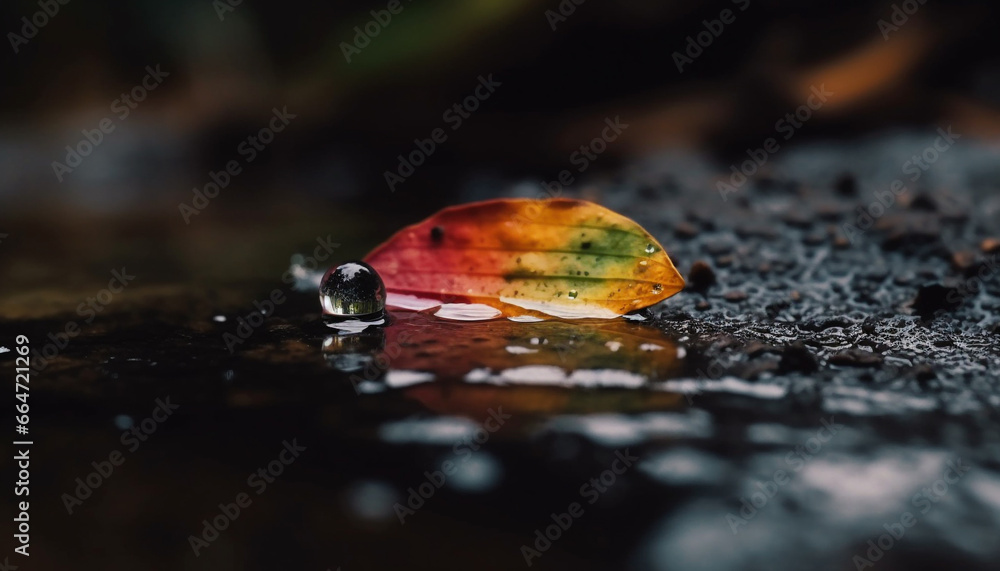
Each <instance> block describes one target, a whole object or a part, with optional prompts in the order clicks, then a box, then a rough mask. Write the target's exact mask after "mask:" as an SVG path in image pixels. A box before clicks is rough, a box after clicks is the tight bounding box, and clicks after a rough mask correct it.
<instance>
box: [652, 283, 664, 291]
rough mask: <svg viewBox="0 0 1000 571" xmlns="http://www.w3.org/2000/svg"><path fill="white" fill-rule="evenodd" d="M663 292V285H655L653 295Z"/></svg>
mask: <svg viewBox="0 0 1000 571" xmlns="http://www.w3.org/2000/svg"><path fill="white" fill-rule="evenodd" d="M661 291H663V284H653V293H660V292H661Z"/></svg>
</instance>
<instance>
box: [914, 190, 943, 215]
mask: <svg viewBox="0 0 1000 571" xmlns="http://www.w3.org/2000/svg"><path fill="white" fill-rule="evenodd" d="M910 208H912V209H914V210H926V211H927V212H936V211H937V209H938V205H937V202H936V201H935V200H934V199H933V198H931V196H930V195H929V194H927V193H925V192H921V193H920V194H918V195H917V196H916V197H914V199H913V202H911V203H910Z"/></svg>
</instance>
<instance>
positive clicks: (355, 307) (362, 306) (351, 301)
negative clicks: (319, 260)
mask: <svg viewBox="0 0 1000 571" xmlns="http://www.w3.org/2000/svg"><path fill="white" fill-rule="evenodd" d="M319 303H320V305H321V306H322V307H323V315H325V316H331V317H367V316H371V317H378V316H381V315H382V313H383V312H384V310H385V284H384V283H382V278H381V277H380V276H379V275H378V272H376V271H375V269H374V268H372V267H371V266H369V265H368V264H366V263H364V262H345V263H343V264H340V265H339V266H334V267H332V268H330V269H329V270H328V271H327V272H326V275H324V276H323V280H322V281H321V282H320V285H319Z"/></svg>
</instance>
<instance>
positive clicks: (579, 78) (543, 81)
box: [0, 0, 1000, 311]
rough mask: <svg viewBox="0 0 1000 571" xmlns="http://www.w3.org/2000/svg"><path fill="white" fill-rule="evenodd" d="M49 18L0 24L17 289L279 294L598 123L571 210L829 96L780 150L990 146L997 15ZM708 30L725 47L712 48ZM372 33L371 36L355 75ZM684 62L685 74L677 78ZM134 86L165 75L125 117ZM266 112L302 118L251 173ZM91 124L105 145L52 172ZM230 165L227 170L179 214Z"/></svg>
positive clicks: (847, 11)
mask: <svg viewBox="0 0 1000 571" xmlns="http://www.w3.org/2000/svg"><path fill="white" fill-rule="evenodd" d="M47 6H49V10H50V11H53V10H54V7H55V6H58V12H57V13H55V14H54V15H52V16H48V15H46V14H45V13H44V12H43V7H42V6H41V5H40V4H38V3H37V2H30V1H15V2H6V3H4V4H3V6H2V7H0V22H2V23H3V24H2V29H3V30H4V31H5V33H6V36H5V38H6V43H7V46H6V47H5V49H4V52H5V53H4V55H3V56H2V60H0V61H2V63H0V65H2V66H3V72H2V77H3V89H2V90H0V100H2V109H3V113H2V116H0V213H2V219H0V222H2V224H3V226H2V227H0V233H3V234H6V235H7V237H6V238H3V240H4V241H3V242H0V244H2V245H3V246H2V247H4V249H5V250H6V251H5V252H4V253H3V254H4V255H3V256H0V269H2V270H3V271H4V274H5V275H7V276H10V279H9V280H8V281H6V283H5V284H4V285H2V286H0V293H6V294H8V295H10V294H13V293H15V292H17V293H19V294H23V292H24V291H25V290H26V289H33V288H37V287H39V285H40V284H45V283H52V282H55V281H60V282H70V283H78V282H85V281H87V279H88V275H89V274H90V273H91V270H93V271H94V272H97V271H98V270H99V271H100V273H101V274H103V273H105V272H106V271H107V270H106V268H107V267H110V266H112V265H115V264H117V263H120V262H119V261H118V260H123V259H128V260H137V259H143V260H146V263H145V264H144V267H143V268H142V269H143V270H144V275H145V276H146V279H147V280H148V282H147V283H154V282H155V281H157V280H158V279H159V280H164V281H173V282H175V283H176V282H183V281H187V282H197V281H198V280H208V281H214V282H218V281H225V280H234V281H239V280H243V279H247V278H251V277H263V276H267V277H268V278H273V276H274V275H276V272H277V273H279V274H280V272H281V271H283V270H284V269H285V268H287V260H288V256H289V255H290V253H291V252H294V251H296V248H301V247H305V246H307V245H308V244H309V243H311V242H312V241H313V239H314V238H315V236H318V235H326V234H328V233H331V232H332V235H333V236H334V238H335V241H336V240H339V241H340V242H342V243H343V249H342V250H341V254H342V255H343V256H361V255H363V254H364V252H365V251H367V250H368V249H369V248H370V247H371V246H373V245H374V244H375V243H377V242H378V241H379V240H381V239H384V237H385V236H386V235H387V233H388V232H389V231H391V230H392V229H394V228H396V227H398V225H399V224H402V223H407V222H412V221H414V220H415V219H417V218H419V217H421V216H424V215H427V214H429V213H431V212H433V211H434V210H436V209H438V208H440V207H441V206H442V205H444V204H447V203H453V202H458V201H465V200H472V199H478V198H487V197H493V196H498V195H509V194H511V193H512V192H513V193H519V194H522V195H528V196H538V195H539V192H541V187H540V186H539V185H540V184H541V183H542V182H543V181H552V180H555V179H556V178H557V177H558V175H559V173H560V171H562V170H563V169H567V168H574V165H573V164H571V156H572V153H573V152H574V151H576V150H577V149H579V147H580V145H581V144H586V143H588V142H589V141H590V140H591V139H592V138H593V137H594V136H596V135H598V134H599V133H600V130H601V129H602V128H603V126H604V120H605V118H614V117H620V118H621V121H622V122H624V123H626V124H628V125H629V127H628V129H627V131H626V132H625V133H624V134H623V135H622V136H621V137H619V138H618V139H617V140H615V141H614V142H613V143H610V144H608V145H607V150H606V151H605V152H604V153H603V154H601V155H600V156H599V158H597V159H596V160H593V161H590V164H589V166H588V168H587V169H586V171H585V172H583V173H582V174H581V175H579V176H577V177H576V178H575V180H574V182H573V184H572V185H570V186H569V187H567V188H566V189H564V191H565V192H566V193H567V194H577V195H582V196H585V197H591V198H595V196H594V193H595V192H605V193H607V192H614V190H613V189H608V188H603V189H598V190H594V189H592V188H589V187H588V184H589V183H590V182H592V181H595V180H596V181H600V180H603V179H602V177H609V176H610V177H612V178H613V177H614V176H615V175H616V174H617V173H621V172H622V171H621V169H622V167H623V166H624V165H628V164H632V163H635V162H636V161H640V160H643V159H644V158H646V157H656V156H661V154H662V153H665V152H666V153H676V152H682V153H696V154H697V155H699V156H701V157H706V158H707V159H708V160H711V161H715V162H716V163H715V164H717V165H718V174H719V178H720V180H721V179H723V178H724V177H725V176H727V175H728V165H729V164H730V163H732V162H734V161H736V162H738V161H742V160H744V159H746V151H747V149H750V148H754V149H756V148H758V147H759V146H760V145H761V144H762V143H763V142H764V141H765V140H766V138H768V137H774V136H776V135H778V133H776V131H775V123H776V121H777V120H779V119H781V118H782V117H783V116H785V114H786V113H789V112H794V111H795V109H796V108H797V107H799V106H800V105H803V104H804V103H806V102H807V100H808V97H809V95H810V93H811V92H810V90H811V88H813V87H817V86H820V85H822V86H825V88H826V89H827V90H829V91H832V92H833V93H835V96H833V97H831V98H830V99H829V101H827V102H826V103H825V104H824V105H823V106H822V107H821V108H820V109H818V110H816V111H815V112H814V113H812V114H811V115H812V116H811V118H810V119H809V121H808V122H807V123H806V124H804V125H803V126H802V128H799V129H797V130H796V131H795V132H794V138H792V139H791V140H789V141H787V142H786V141H783V140H782V141H781V145H782V148H783V149H785V148H788V147H792V146H798V145H802V144H806V143H809V142H810V141H813V140H826V141H828V140H846V141H853V140H860V139H862V138H864V137H866V136H868V135H870V134H879V133H885V132H893V131H905V130H908V129H913V130H919V131H921V132H933V131H934V129H936V128H937V127H942V126H945V125H952V126H953V127H954V129H955V131H956V132H959V133H962V134H963V136H964V137H966V139H965V140H966V141H969V140H976V139H982V140H987V141H989V140H991V139H993V138H995V137H996V136H997V134H998V133H1000V112H998V107H1000V52H998V51H997V50H996V46H995V44H996V34H995V33H994V32H993V29H992V28H993V26H994V24H995V22H996V21H997V20H998V12H1000V7H997V6H996V5H994V4H990V3H982V2H949V3H943V2H927V3H924V4H921V3H919V2H917V1H916V0H910V1H909V2H895V3H894V2H850V1H837V2H832V1H821V2H811V3H802V2H792V1H778V0H770V1H768V0H749V2H747V1H746V0H739V1H735V0H734V1H724V2H710V3H701V2H666V3H664V2H654V1H651V0H627V1H624V2H598V1H597V0H589V1H587V2H583V3H581V4H579V5H576V4H574V3H572V2H571V1H570V0H565V1H564V2H562V3H559V2H555V1H553V2H541V3H535V2H523V1H518V0H464V1H444V0H420V1H413V2H410V1H409V0H401V2H400V4H399V6H400V7H401V9H400V10H397V11H398V13H397V14H394V15H391V19H390V20H389V22H388V23H387V24H385V25H384V26H382V25H379V26H375V25H374V24H373V23H372V22H373V20H374V17H373V16H372V11H373V10H374V11H382V12H385V10H386V8H387V6H388V2H376V3H371V2H356V1H349V2H340V3H336V4H329V3H309V2H306V3H296V4H294V5H290V4H285V3H253V2H242V3H238V4H236V5H232V4H230V3H229V1H228V0H220V1H216V2H211V1H209V0H200V1H196V2H192V1H181V2H171V3H154V2H110V1H104V2H88V3H82V2H69V3H67V4H65V5H60V4H58V2H56V3H55V4H52V5H47ZM724 10H729V11H731V14H730V16H729V17H728V18H727V19H728V22H722V29H721V33H717V34H715V35H713V34H711V32H710V31H706V22H709V27H712V26H714V27H715V28H716V30H718V28H719V25H720V24H719V22H721V15H722V14H723V11H724ZM560 12H561V13H560ZM907 12H912V14H907ZM557 15H558V16H557ZM382 17H383V18H384V17H385V16H384V15H383V16H382ZM32 20H33V21H34V23H33V24H31V25H28V24H27V22H29V21H32ZM713 21H714V22H715V23H712V22H713ZM880 22H883V23H880ZM39 23H41V24H42V25H40V26H38V25H37V24H39ZM890 24H891V25H892V26H893V27H889V25H890ZM897 24H898V25H897ZM366 25H369V26H372V28H370V29H374V30H375V31H377V36H375V37H371V38H369V40H370V41H369V43H368V44H367V45H364V46H363V47H361V48H359V51H355V52H353V53H351V57H350V62H348V61H347V58H346V57H345V46H347V45H348V44H351V43H354V42H356V41H358V42H363V41H364V40H363V39H361V40H358V39H357V32H356V30H355V27H358V28H361V29H364V28H365V26H366ZM36 26H37V27H36ZM553 28H555V29H553ZM699 34H701V36H699ZM706 34H707V35H706ZM29 36H30V37H29ZM716 36H717V37H716ZM694 38H700V39H702V40H706V39H710V40H709V41H704V42H703V43H707V46H705V47H700V48H691V47H690V46H691V45H692V43H693V42H695V41H696V40H695V39H694ZM359 45H361V44H360V43H359ZM692 50H695V51H692ZM698 51H700V53H698ZM678 54H684V55H685V56H691V54H694V57H692V58H691V59H690V60H689V61H687V62H684V63H683V66H682V67H683V71H679V69H678V64H677V57H678ZM157 66H159V67H158V68H157ZM147 68H150V69H160V70H162V71H163V72H165V73H166V74H167V75H166V76H165V77H163V78H162V80H161V81H160V82H159V83H158V84H157V85H156V88H155V89H153V90H151V91H149V92H148V93H146V96H145V98H144V99H143V101H141V102H137V103H134V104H133V106H132V108H130V109H128V115H127V117H124V118H122V115H123V114H124V113H123V111H122V110H123V109H125V108H124V107H123V106H122V103H121V101H120V98H121V97H122V95H123V94H127V93H129V92H131V91H132V90H133V89H134V88H136V87H137V86H140V85H141V84H142V81H143V79H144V77H145V76H146V75H147V73H148V71H147ZM480 77H492V78H493V80H494V81H496V82H499V84H500V86H499V87H496V88H495V90H494V92H493V93H491V94H489V96H488V98H487V99H485V100H483V101H481V102H479V104H478V109H477V110H476V111H474V112H472V113H471V114H470V115H469V116H468V117H467V118H466V119H464V120H463V121H462V123H461V126H460V127H459V128H457V129H453V127H454V126H455V124H454V123H451V122H448V121H446V115H445V114H446V112H448V111H449V109H450V108H452V107H453V106H454V105H455V104H456V103H460V102H462V101H463V100H464V99H465V98H466V97H468V96H470V95H472V94H474V93H475V89H476V88H477V86H478V85H479V83H480V80H479V78H480ZM140 91H141V90H140ZM273 109H287V111H288V113H291V114H293V115H295V117H296V118H295V119H293V120H291V122H290V123H289V125H288V127H287V128H285V129H284V130H283V131H282V132H280V133H277V134H276V135H275V137H274V139H273V141H272V142H270V143H269V144H267V145H266V146H264V147H263V149H262V150H260V151H259V152H254V154H253V161H249V162H248V161H247V160H246V159H247V158H248V157H249V156H250V155H249V154H243V153H241V150H245V145H246V140H247V137H250V136H252V135H255V134H257V133H258V131H259V130H260V129H262V128H265V127H267V125H268V122H269V121H270V120H271V117H272V110H273ZM452 118H454V115H452ZM102 119H106V120H107V121H109V122H110V123H107V124H108V125H111V126H113V128H114V130H113V131H112V132H109V133H107V134H105V135H103V136H102V140H101V142H100V144H98V145H97V146H96V147H95V148H94V149H93V150H92V152H90V154H89V155H87V156H86V157H83V158H82V159H81V163H80V164H79V166H76V167H74V168H73V169H72V171H71V172H65V171H64V172H61V173H58V175H57V172H56V170H58V169H59V167H57V166H55V165H54V163H55V162H56V161H59V162H62V163H64V164H65V163H66V161H67V160H68V158H67V154H68V152H67V149H66V147H67V146H68V145H69V146H71V147H77V148H79V147H78V145H79V144H81V142H82V141H85V138H84V133H83V131H84V130H86V131H88V132H91V133H95V132H96V131H95V129H97V128H98V127H99V125H100V124H101V121H102ZM436 128H443V129H444V131H445V132H446V134H447V140H446V141H445V142H443V143H441V144H438V145H436V149H435V151H434V153H433V154H432V155H431V156H429V157H428V158H427V160H426V161H425V163H424V164H423V165H421V166H419V167H417V168H416V170H415V172H414V173H413V174H412V175H411V176H409V177H408V178H407V179H406V180H405V181H404V182H401V183H399V184H397V185H395V186H396V188H395V192H391V191H390V188H389V185H388V184H387V182H386V172H387V171H394V170H396V169H397V168H398V164H399V160H398V158H397V157H398V156H400V155H407V154H409V153H411V152H413V151H414V150H415V148H416V147H415V143H414V141H415V140H416V139H421V140H425V139H427V138H428V137H430V136H431V133H432V132H433V130H434V129H436ZM779 140H780V139H779ZM84 147H86V144H84ZM231 160H237V161H238V162H239V164H240V165H241V166H242V170H241V172H240V174H239V175H237V176H235V177H232V180H231V183H230V184H229V185H228V186H227V187H226V188H225V189H223V190H222V191H221V193H220V195H219V196H218V197H216V198H215V199H213V200H211V201H210V204H209V205H208V206H206V207H205V208H204V209H203V210H200V211H199V213H198V214H195V215H190V216H187V217H185V216H184V215H183V212H182V211H181V208H182V206H181V205H182V204H187V205H191V204H192V202H193V200H194V196H195V192H194V189H196V188H197V189H204V188H205V186H206V184H208V183H210V182H211V180H212V179H211V178H210V173H213V172H220V171H223V170H224V169H225V167H226V165H227V163H228V162H229V161H231ZM675 164H679V165H681V166H683V165H684V164H686V163H685V162H684V161H681V162H680V163H675ZM848 166H849V165H848ZM771 174H773V173H769V170H768V168H765V169H762V170H761V175H762V176H771ZM512 189H515V190H513V191H512ZM706 192H715V191H714V189H712V188H710V187H706ZM185 218H186V219H185ZM268 248H272V251H270V252H268V251H267V249H268ZM262 254H263V255H262ZM65 260H75V261H76V262H77V263H75V264H69V265H67V264H63V263H62V262H63V261H65ZM133 264H138V262H133ZM78 270H79V271H78ZM81 285H82V284H81ZM88 287H89V286H88ZM21 302H22V303H23V302H24V299H23V295H22V299H21ZM6 309H8V310H10V311H13V310H14V308H11V307H8V308H6Z"/></svg>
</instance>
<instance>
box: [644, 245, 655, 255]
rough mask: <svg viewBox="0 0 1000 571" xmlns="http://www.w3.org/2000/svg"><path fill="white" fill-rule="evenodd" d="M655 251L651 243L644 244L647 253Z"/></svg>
mask: <svg viewBox="0 0 1000 571" xmlns="http://www.w3.org/2000/svg"><path fill="white" fill-rule="evenodd" d="M655 251H656V246H654V245H652V244H646V253H647V254H652V253H653V252H655Z"/></svg>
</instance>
